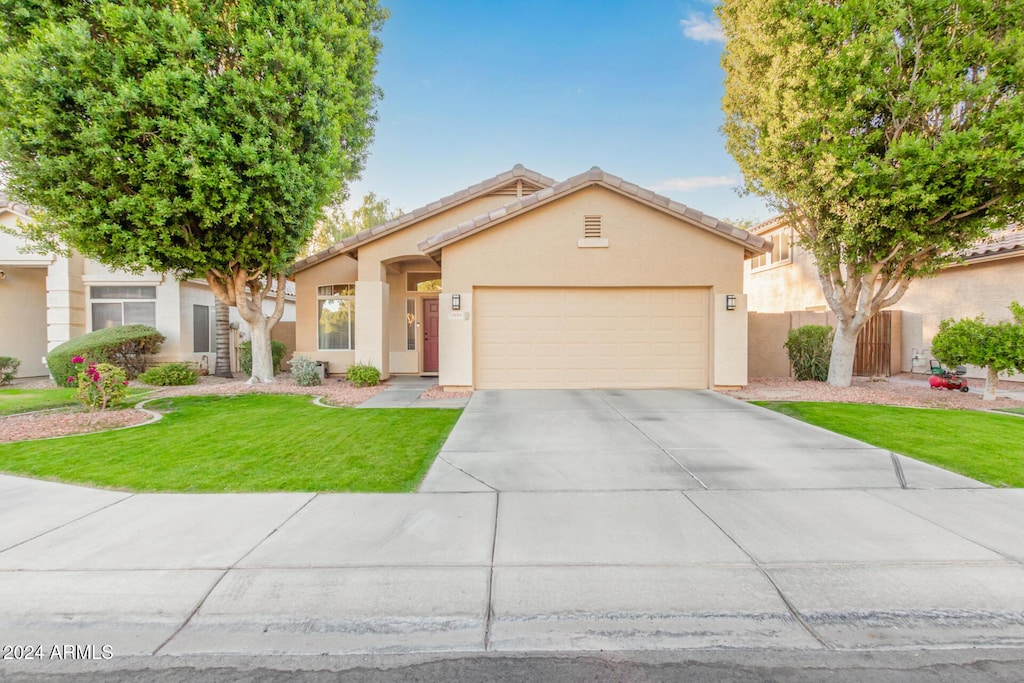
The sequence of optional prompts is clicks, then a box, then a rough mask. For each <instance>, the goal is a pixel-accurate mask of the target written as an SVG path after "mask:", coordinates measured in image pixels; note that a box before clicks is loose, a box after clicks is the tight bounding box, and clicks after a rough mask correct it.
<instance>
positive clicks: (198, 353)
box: [0, 194, 295, 377]
mask: <svg viewBox="0 0 1024 683" xmlns="http://www.w3.org/2000/svg"><path fill="white" fill-rule="evenodd" d="M29 220H31V218H30V216H29V210H28V207H26V206H25V205H23V204H18V203H14V202H11V201H10V200H9V199H8V198H7V197H6V196H4V195H2V194H0V226H2V227H6V228H14V227H16V226H17V224H18V222H19V221H29ZM0 271H2V272H3V279H0V321H2V324H0V356H14V357H15V358H18V359H20V360H21V367H20V368H19V371H18V376H19V377H36V376H44V375H46V374H48V372H47V369H46V365H45V364H44V360H43V359H44V356H46V354H47V352H48V351H49V350H50V349H52V348H54V347H55V346H57V345H59V344H62V343H63V342H66V341H68V340H69V339H73V338H74V337H78V336H80V335H82V334H85V333H86V332H91V331H93V330H96V329H99V328H101V327H111V326H115V325H127V324H132V323H141V324H145V325H151V326H153V327H156V328H157V329H158V330H159V331H160V332H161V333H162V334H163V335H164V336H165V337H166V338H167V340H166V341H165V342H164V344H163V347H162V348H161V351H160V355H159V356H157V358H156V360H157V362H165V361H192V362H195V363H197V364H199V365H201V366H203V367H207V368H209V369H210V371H211V372H212V371H213V368H214V366H215V363H216V359H217V354H216V353H215V351H216V346H215V341H214V339H213V337H214V333H215V329H214V296H213V293H212V292H211V291H210V288H209V287H208V286H207V284H206V283H205V282H202V281H197V280H189V281H185V282H179V281H178V280H176V279H175V278H174V277H173V276H170V275H162V274H160V273H153V272H150V271H146V272H144V273H142V274H139V275H135V274H132V273H125V272H119V271H113V270H110V269H108V268H106V267H105V266H102V265H100V264H99V263H97V262H95V261H92V260H90V259H86V258H83V257H82V256H80V255H78V254H74V253H72V254H71V255H70V256H68V257H64V256H59V255H55V254H45V253H37V252H25V242H24V241H23V240H22V239H21V238H19V237H17V236H15V235H11V234H9V233H6V232H2V231H0ZM289 290H292V291H290V292H289V291H287V290H286V295H287V296H288V301H289V303H288V305H287V306H286V309H285V316H284V318H282V320H285V321H294V319H295V317H294V316H295V311H294V308H295V307H294V299H295V297H294V290H293V287H292V285H291V283H289ZM268 308H272V307H271V306H268ZM231 320H232V322H233V323H240V324H236V325H233V327H235V329H239V328H240V329H241V332H242V334H243V335H244V332H245V330H246V328H247V326H246V324H245V323H244V322H241V319H240V318H239V317H238V313H237V311H235V309H234V308H232V309H231ZM235 336H236V338H237V337H238V333H237V332H236V334H235Z"/></svg>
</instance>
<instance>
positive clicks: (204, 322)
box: [192, 304, 210, 353]
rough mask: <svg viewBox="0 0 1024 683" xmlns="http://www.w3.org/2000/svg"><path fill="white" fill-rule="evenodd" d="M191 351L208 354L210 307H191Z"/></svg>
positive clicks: (195, 305)
mask: <svg viewBox="0 0 1024 683" xmlns="http://www.w3.org/2000/svg"><path fill="white" fill-rule="evenodd" d="M192 351H193V352H194V353H209V352H210V307H209V306H199V305H198V304H193V306H192Z"/></svg>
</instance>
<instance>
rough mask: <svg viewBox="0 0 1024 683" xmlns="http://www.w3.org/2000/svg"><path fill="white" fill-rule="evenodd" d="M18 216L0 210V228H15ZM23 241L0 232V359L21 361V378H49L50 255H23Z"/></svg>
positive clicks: (19, 375)
mask: <svg viewBox="0 0 1024 683" xmlns="http://www.w3.org/2000/svg"><path fill="white" fill-rule="evenodd" d="M19 218H20V217H19V216H18V215H17V214H14V213H11V212H10V211H0V225H2V226H3V227H4V228H15V227H16V226H17V224H18V220H19ZM23 245H24V242H23V240H21V239H20V238H18V237H15V236H14V235H11V234H8V233H6V232H2V231H0V271H3V273H4V278H3V279H0V356H13V357H14V358H17V359H18V360H20V361H21V366H20V367H19V368H18V373H17V376H18V377H38V376H42V375H46V374H47V371H46V365H45V364H44V363H43V356H44V355H46V350H47V346H46V334H47V330H46V327H47V325H46V276H47V269H48V268H49V266H50V264H52V263H53V262H54V260H55V259H54V257H53V255H51V254H41V253H22V252H21V247H22V246H23Z"/></svg>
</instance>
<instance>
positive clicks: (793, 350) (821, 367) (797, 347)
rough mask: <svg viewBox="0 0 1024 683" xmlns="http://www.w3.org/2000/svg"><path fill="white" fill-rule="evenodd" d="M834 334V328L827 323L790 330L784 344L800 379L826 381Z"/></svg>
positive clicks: (794, 372) (794, 370)
mask: <svg viewBox="0 0 1024 683" xmlns="http://www.w3.org/2000/svg"><path fill="white" fill-rule="evenodd" d="M832 334H833V330H832V328H831V327H828V326H826V325H804V326H802V327H797V328H795V329H792V330H790V331H789V335H788V336H787V337H786V343H785V344H783V346H784V347H785V348H786V351H787V352H788V353H789V362H790V363H792V364H793V374H794V375H795V376H796V378H797V379H798V380H801V381H804V380H814V381H817V382H824V381H825V380H827V379H828V365H829V360H830V359H831V357H832Z"/></svg>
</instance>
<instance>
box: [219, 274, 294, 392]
mask: <svg viewBox="0 0 1024 683" xmlns="http://www.w3.org/2000/svg"><path fill="white" fill-rule="evenodd" d="M206 282H207V283H208V284H209V285H210V289H211V290H212V291H213V293H214V296H216V297H217V298H218V299H219V300H220V301H223V302H224V303H226V304H228V305H230V306H234V307H235V308H237V309H238V314H239V315H240V316H242V320H244V321H245V322H246V323H248V324H249V337H250V340H251V343H252V376H251V377H250V378H249V384H259V383H266V384H269V383H271V382H273V381H274V362H273V359H272V356H271V346H270V330H271V329H272V328H273V327H274V325H276V324H277V321H278V320H280V319H281V316H282V315H283V314H284V287H285V276H284V273H279V274H278V275H277V278H276V282H277V292H276V297H275V300H274V312H273V313H271V314H270V315H269V316H268V315H267V314H266V313H265V312H264V311H263V299H264V297H265V296H266V294H267V292H269V291H270V288H271V285H272V284H273V283H274V279H273V278H271V277H270V276H263V275H262V274H260V273H258V272H257V273H249V271H247V270H246V269H244V268H242V267H241V266H239V265H238V264H237V263H231V264H229V269H228V270H227V271H226V272H224V273H222V272H220V271H218V270H212V269H211V270H208V271H207V272H206Z"/></svg>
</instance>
